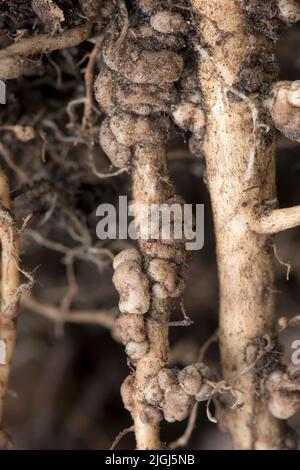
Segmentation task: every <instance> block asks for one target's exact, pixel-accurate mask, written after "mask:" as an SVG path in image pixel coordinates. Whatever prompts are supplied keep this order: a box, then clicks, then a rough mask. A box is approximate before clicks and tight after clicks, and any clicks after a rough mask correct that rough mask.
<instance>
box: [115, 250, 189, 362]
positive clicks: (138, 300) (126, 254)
mask: <svg viewBox="0 0 300 470" xmlns="http://www.w3.org/2000/svg"><path fill="white" fill-rule="evenodd" d="M114 269H115V273H114V276H113V283H114V285H115V288H116V289H117V291H118V293H119V296H120V300H119V310H120V312H121V314H120V315H119V317H118V319H117V321H116V328H115V330H116V333H117V335H118V336H119V337H120V339H121V341H122V343H123V344H124V345H125V347H126V353H127V355H128V357H129V359H130V361H131V362H132V363H135V362H136V361H138V360H139V359H141V358H142V357H144V356H145V354H147V352H148V348H149V343H148V339H147V331H146V330H147V329H146V314H147V313H148V312H149V310H150V307H151V302H152V301H153V299H154V298H155V299H158V300H166V299H168V298H169V299H176V298H178V297H181V296H182V294H183V291H184V287H185V283H184V280H183V277H182V276H181V275H180V274H181V273H180V267H179V266H178V265H176V264H175V263H174V262H173V261H170V260H167V259H161V258H154V259H151V260H147V263H146V262H143V258H142V256H141V254H140V252H139V251H138V250H136V249H134V248H131V249H127V250H124V251H122V252H121V253H119V254H118V255H117V256H116V257H115V259H114ZM179 273H180V274H179Z"/></svg>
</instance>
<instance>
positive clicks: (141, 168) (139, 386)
mask: <svg viewBox="0 0 300 470" xmlns="http://www.w3.org/2000/svg"><path fill="white" fill-rule="evenodd" d="M172 189H173V188H172ZM172 189H171V188H170V187H169V186H168V181H167V170H166V150H165V148H164V147H150V146H149V147H148V146H146V147H144V146H140V147H137V148H136V151H135V162H134V170H133V196H134V201H135V203H136V204H137V205H138V204H141V205H144V207H145V208H146V210H149V206H150V205H151V204H161V203H163V202H165V201H166V200H168V198H169V197H170V195H172V192H173V191H172ZM141 207H142V206H141ZM137 208H138V206H137ZM143 217H144V214H143V213H136V214H135V220H136V225H137V228H138V226H139V221H140V220H142V219H143ZM150 243H151V242H150ZM154 243H155V242H154ZM155 244H156V243H155ZM147 245H148V241H147V240H140V247H141V251H142V253H143V254H144V255H145V256H146V258H147V255H148V254H149V250H148V249H147ZM169 312H170V300H169V299H167V300H159V299H155V298H153V299H152V303H151V308H150V311H149V316H148V319H147V320H146V332H147V338H148V343H149V351H148V353H147V354H146V355H145V356H144V357H143V358H142V359H141V360H140V361H139V362H138V364H137V368H136V375H135V391H136V394H135V401H134V409H133V413H132V415H133V419H134V425H135V436H136V442H137V448H138V449H140V450H145V449H161V448H162V443H161V441H160V432H159V423H156V424H150V423H145V422H143V418H142V415H143V410H144V407H145V397H144V389H145V388H146V386H147V384H148V382H149V379H150V378H151V377H153V376H156V375H157V374H158V372H159V371H160V369H161V368H162V367H163V366H164V365H165V364H166V362H167V358H168V349H169V343H168V328H166V327H162V325H161V324H160V323H156V322H155V321H153V320H156V321H158V322H167V321H168V319H169Z"/></svg>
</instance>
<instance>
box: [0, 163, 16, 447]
mask: <svg viewBox="0 0 300 470" xmlns="http://www.w3.org/2000/svg"><path fill="white" fill-rule="evenodd" d="M10 209H11V203H10V198H9V185H8V180H7V178H6V175H5V174H4V173H3V172H2V171H1V170H0V242H1V247H2V270H1V271H2V279H1V314H0V349H1V360H0V448H10V447H11V441H10V439H9V438H8V437H7V436H6V434H5V433H4V431H3V411H4V410H3V407H4V399H5V394H6V392H7V388H8V381H9V375H10V369H11V363H12V356H13V351H14V346H15V339H16V317H17V315H18V311H19V299H18V297H19V296H18V289H19V287H20V272H19V235H18V230H17V227H16V224H15V222H14V220H13V218H12V215H11V212H10Z"/></svg>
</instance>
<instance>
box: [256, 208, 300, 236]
mask: <svg viewBox="0 0 300 470" xmlns="http://www.w3.org/2000/svg"><path fill="white" fill-rule="evenodd" d="M299 225H300V206H295V207H288V208H286V209H276V210H273V211H271V212H269V213H268V214H266V215H264V216H261V217H259V218H256V219H254V221H253V226H252V227H253V229H254V230H255V231H256V232H257V233H261V234H266V235H268V234H269V235H273V234H275V233H279V232H282V231H283V230H288V229H290V228H294V227H299Z"/></svg>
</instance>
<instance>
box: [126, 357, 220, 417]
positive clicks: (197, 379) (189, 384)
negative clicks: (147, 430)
mask: <svg viewBox="0 0 300 470" xmlns="http://www.w3.org/2000/svg"><path fill="white" fill-rule="evenodd" d="M211 384H212V382H211V379H210V371H209V369H208V368H207V366H205V365H204V364H202V363H199V364H192V365H190V366H187V367H185V368H184V369H182V370H178V369H175V368H174V369H168V368H162V369H161V370H160V371H159V373H158V374H157V375H156V376H154V377H150V378H149V380H148V384H147V385H146V387H145V388H144V401H143V404H142V405H143V406H142V412H141V414H140V419H141V420H142V422H144V423H145V424H157V423H159V422H160V421H161V420H162V419H165V420H166V421H167V422H169V423H174V422H176V421H183V420H185V419H186V418H187V417H188V415H189V414H190V412H191V410H192V408H193V406H194V405H195V403H196V402H197V401H198V402H202V401H207V400H209V399H210V398H211V397H212V394H213V390H214V389H213V386H212V385H211ZM121 394H122V399H123V402H124V406H125V408H126V409H127V410H128V411H129V412H131V413H132V412H133V411H134V404H135V376H134V374H131V375H129V376H128V377H127V378H126V379H125V380H124V382H123V384H122V387H121Z"/></svg>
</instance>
